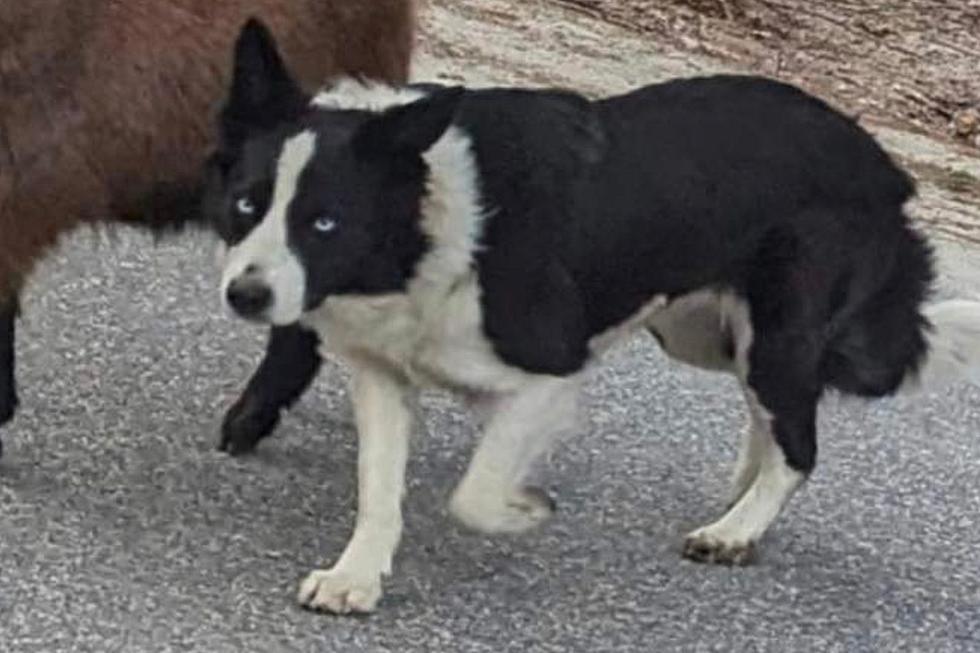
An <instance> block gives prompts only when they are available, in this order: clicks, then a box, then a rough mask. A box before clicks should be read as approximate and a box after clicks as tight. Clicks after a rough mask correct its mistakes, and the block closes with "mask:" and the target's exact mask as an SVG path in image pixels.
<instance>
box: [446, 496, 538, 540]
mask: <svg viewBox="0 0 980 653" xmlns="http://www.w3.org/2000/svg"><path fill="white" fill-rule="evenodd" d="M449 511H450V512H451V513H452V515H453V516H454V517H455V518H456V519H458V520H459V521H460V522H462V523H463V524H465V525H466V526H469V527H470V528H472V529H475V530H478V531H482V532H484V533H521V532H523V531H526V530H529V529H531V528H534V527H535V526H537V525H539V524H540V523H541V522H543V521H545V520H547V519H548V518H549V517H551V515H552V514H553V513H554V512H555V502H554V501H553V500H552V498H551V497H550V496H548V494H547V493H546V492H545V491H544V490H542V489H540V488H535V487H525V488H521V489H519V490H515V491H513V492H512V493H510V494H508V495H506V496H504V497H501V496H500V495H499V494H493V493H487V494H482V495H477V494H476V493H473V492H470V493H465V492H456V493H455V494H453V497H452V499H451V500H450V501H449Z"/></svg>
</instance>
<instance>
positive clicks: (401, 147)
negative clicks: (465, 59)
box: [355, 86, 465, 154]
mask: <svg viewBox="0 0 980 653" xmlns="http://www.w3.org/2000/svg"><path fill="white" fill-rule="evenodd" d="M464 93H465V90H464V89H463V88H462V87H461V86H453V87H450V88H444V89H440V90H438V91H435V92H433V93H432V94H430V95H427V96H425V97H423V98H421V99H419V100H416V101H415V102H411V103H409V104H404V105H401V106H398V107H394V108H391V109H388V110H387V111H385V112H384V113H382V114H380V115H379V116H377V117H376V118H372V119H371V120H369V121H368V122H367V123H365V124H364V125H363V126H362V127H361V128H360V130H359V131H358V133H357V136H356V139H355V145H356V147H357V148H358V150H359V151H360V152H362V153H367V154H370V153H375V154H391V153H408V154H413V153H414V154H421V153H423V152H425V151H426V150H428V149H429V148H430V147H432V146H433V145H434V144H435V142H436V141H437V140H439V138H440V137H441V136H442V135H443V134H444V133H445V132H446V130H447V129H449V126H450V125H451V124H452V121H453V117H454V116H455V115H456V110H457V108H458V107H459V103H460V100H462V99H463V94H464Z"/></svg>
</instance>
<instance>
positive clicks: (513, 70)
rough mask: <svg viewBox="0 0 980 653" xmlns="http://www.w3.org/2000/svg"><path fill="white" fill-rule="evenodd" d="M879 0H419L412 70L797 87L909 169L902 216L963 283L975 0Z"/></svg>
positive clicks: (975, 83)
mask: <svg viewBox="0 0 980 653" xmlns="http://www.w3.org/2000/svg"><path fill="white" fill-rule="evenodd" d="M891 4H892V5H896V6H898V5H900V7H899V8H891V9H886V3H884V2H881V3H878V4H874V0H865V1H864V2H859V1H858V0H851V1H850V2H848V3H845V2H820V3H809V4H808V3H806V2H804V1H803V0H427V1H426V2H425V6H424V8H423V10H422V14H421V15H422V20H421V28H422V29H421V43H420V48H419V57H418V59H417V64H416V68H415V76H416V77H417V78H420V79H433V78H435V79H441V80H443V81H449V82H465V83H467V84H470V85H477V86H481V85H493V84H523V85H531V86H534V85H547V86H564V87H568V88H573V89H576V90H579V91H581V92H584V93H586V94H589V95H593V96H599V95H606V94H610V93H616V92H622V91H626V90H628V89H631V88H635V87H637V86H640V85H643V84H649V83H653V82H657V81H663V80H666V79H669V78H672V77H679V76H691V75H703V74H712V73H718V72H752V73H761V74H765V75H770V76H774V77H779V78H782V79H786V80H788V81H791V82H794V83H797V84H799V85H801V86H803V87H804V88H807V89H808V90H810V91H811V92H813V93H816V94H817V95H819V96H820V97H822V98H824V99H826V100H827V101H829V102H831V103H832V104H834V105H836V106H838V107H840V108H842V109H843V110H844V111H846V112H849V113H850V114H852V115H855V116H856V117H858V119H859V120H860V122H861V124H862V125H864V126H865V127H866V128H868V129H869V130H870V131H871V132H872V133H873V134H874V135H875V136H876V137H877V138H878V140H879V141H880V142H881V143H882V144H883V145H884V146H885V148H886V149H888V150H889V152H890V153H891V154H892V155H893V156H894V157H895V158H896V159H897V160H898V161H899V162H900V163H901V164H902V165H903V166H905V167H906V168H907V169H908V170H909V171H910V172H911V173H912V174H913V176H914V177H915V178H916V179H917V181H918V187H919V196H918V199H917V200H916V201H915V202H914V203H913V205H912V207H911V210H912V214H913V216H914V217H915V219H916V220H917V221H918V222H919V224H920V225H922V226H923V228H924V229H925V230H926V231H927V232H929V233H930V234H931V235H932V236H934V237H937V238H939V239H942V240H943V241H945V242H947V243H951V244H952V247H951V248H950V247H947V248H946V250H945V251H947V252H948V256H946V258H950V257H960V256H961V254H962V256H963V257H965V258H964V260H966V259H969V260H970V261H972V262H969V263H964V264H963V265H962V266H960V267H962V268H963V269H964V270H966V271H965V272H963V273H962V274H956V275H954V276H957V277H961V278H963V279H970V280H971V281H970V282H969V283H967V282H963V283H962V284H956V285H961V286H964V287H973V286H975V285H976V279H977V275H978V271H980V248H977V245H978V244H980V148H978V147H977V146H976V144H975V143H972V142H970V140H969V139H968V138H965V137H955V136H954V135H953V134H952V133H951V131H950V124H951V122H952V120H953V117H954V116H955V115H961V114H962V113H963V112H964V111H968V110H969V109H970V108H971V107H975V106H977V105H978V104H980V75H972V76H971V73H974V72H976V71H977V70H978V64H980V56H972V55H970V56H968V53H969V52H971V49H976V48H975V47H974V46H971V45H970V42H971V40H972V42H973V43H974V44H976V41H977V36H976V35H977V34H980V29H976V26H977V21H978V20H980V0H963V1H960V2H956V0H949V2H945V1H942V0H904V1H903V2H893V3H891ZM692 7H693V8H692ZM793 7H796V9H793ZM726 12H727V13H726ZM910 53H911V54H910ZM916 98H918V99H916ZM971 103H972V104H971ZM957 112H960V113H959V114H957ZM968 268H972V269H968Z"/></svg>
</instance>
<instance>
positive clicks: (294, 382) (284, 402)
mask: <svg viewBox="0 0 980 653" xmlns="http://www.w3.org/2000/svg"><path fill="white" fill-rule="evenodd" d="M318 346H319V339H318V337H317V335H316V334H315V333H313V332H312V331H310V330H308V329H306V328H304V327H301V326H299V325H290V326H284V327H273V328H272V330H271V332H270V334H269V342H268V344H267V345H266V350H265V355H264V357H263V358H262V362H261V363H260V364H259V368H258V369H257V370H256V371H255V374H253V375H252V378H251V379H250V380H249V382H248V385H247V386H246V388H245V392H243V393H242V395H241V397H239V398H238V400H237V401H236V402H235V403H234V404H233V405H232V407H231V408H230V409H228V412H227V413H226V415H225V419H224V422H223V423H222V425H221V442H220V444H219V446H218V448H219V449H221V450H223V451H227V452H228V453H231V454H240V453H245V452H248V451H251V450H253V449H254V448H255V445H257V444H258V442H259V440H261V439H262V438H264V437H266V436H268V435H269V434H271V433H272V431H273V429H275V427H276V425H277V424H278V423H279V415H280V413H281V412H282V411H283V410H285V409H286V408H289V407H290V406H292V405H293V403H294V402H295V401H296V400H297V399H299V397H300V395H302V394H303V392H304V391H305V390H306V389H307V388H308V387H309V385H310V383H311V382H312V381H313V379H314V378H315V377H316V374H317V371H319V369H320V363H321V360H322V359H321V358H320V354H319V352H318V351H317V347H318Z"/></svg>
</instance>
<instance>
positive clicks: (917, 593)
mask: <svg viewBox="0 0 980 653" xmlns="http://www.w3.org/2000/svg"><path fill="white" fill-rule="evenodd" d="M91 241H92V239H91V238H90V237H86V236H80V237H78V238H76V239H73V240H72V241H71V242H70V243H69V245H68V246H66V247H65V248H64V249H63V250H62V252H61V253H60V254H59V255H58V256H56V257H54V258H53V259H52V260H51V261H50V263H49V264H48V265H46V266H45V268H44V269H43V270H42V272H41V274H40V275H39V276H38V277H37V279H36V283H35V284H34V286H33V287H32V289H31V292H30V294H29V297H28V300H27V302H26V307H25V311H26V321H25V322H24V324H23V328H22V348H21V352H22V354H21V379H22V382H23V386H24V389H23V392H22V400H23V410H22V412H21V413H20V416H19V418H18V419H17V421H16V423H15V424H14V425H13V426H12V428H8V429H7V430H6V432H5V433H4V437H5V440H6V444H7V449H6V457H5V458H4V460H3V461H2V462H0V650H2V651H5V652H6V651H10V652H17V653H21V652H28V651H37V652H42V651H43V652H44V653H54V652H56V651H97V652H99V653H108V652H111V651H127V652H128V651H202V652H203V651H207V652H221V651H385V650H390V651H522V652H524V653H528V652H531V651H590V652H591V651H675V650H676V651H714V650H717V651H790V650H808V651H849V652H850V651H897V650H907V651H930V652H934V651H977V650H980V559H978V555H977V553H978V551H980V535H978V533H980V530H978V527H977V526H978V518H980V517H978V516H980V477H978V468H980V467H978V462H980V428H978V427H980V393H978V392H977V391H976V390H972V389H960V390H957V391H955V392H951V393H949V394H948V395H946V396H943V397H932V398H925V399H923V400H921V401H918V402H910V401H904V400H903V401H898V400H895V401H889V402H884V403H879V404H876V405H874V406H872V407H867V406H865V405H862V404H858V403H847V402H842V401H837V400H833V399H831V400H829V401H827V402H826V403H825V405H824V410H823V412H822V415H821V424H820V425H821V431H822V440H821V458H822V459H821V464H820V466H819V468H818V471H817V473H816V475H815V477H814V478H813V480H812V481H811V483H810V485H809V486H808V487H807V488H806V489H805V490H804V491H803V492H802V493H801V494H799V495H798V496H797V497H796V499H795V500H794V501H793V503H792V505H791V508H790V510H789V511H788V512H787V513H786V514H785V515H784V517H783V519H781V520H780V521H779V522H778V523H777V526H776V527H775V528H774V529H773V530H772V532H771V533H770V536H769V537H768V539H767V540H766V541H765V543H764V546H763V547H762V549H761V552H760V553H761V555H760V559H759V562H758V564H757V566H755V567H752V568H748V569H736V570H731V569H722V568H712V567H703V566H697V565H694V564H691V563H688V562H685V561H682V560H681V559H680V556H679V542H680V538H681V535H682V534H683V533H684V532H685V531H686V530H688V529H690V528H691V527H694V526H696V525H699V524H700V523H701V522H704V521H705V520H708V519H710V518H712V517H714V516H716V515H717V514H718V512H719V510H720V508H721V505H722V497H723V494H724V489H725V480H726V475H727V465H728V463H729V461H730V459H731V458H732V456H733V455H734V444H735V442H736V434H737V432H738V430H739V429H740V428H741V425H742V420H743V418H742V415H741V406H740V402H739V399H738V397H737V394H736V393H735V392H734V388H733V386H732V383H731V382H729V381H728V380H726V379H723V378H720V377H715V376H711V375H708V374H705V373H700V372H694V371H691V370H687V369H683V368H681V367H680V366H678V365H675V364H672V363H669V362H667V361H666V360H665V359H664V358H663V357H662V356H661V355H660V354H659V353H658V352H657V350H656V348H655V347H654V346H653V345H652V344H651V343H650V342H647V341H643V340H640V341H637V342H636V343H635V344H634V345H632V346H629V347H627V348H625V349H624V350H622V351H620V352H618V353H616V354H615V355H614V356H613V357H612V359H611V361H610V364H609V365H608V366H607V367H606V368H605V369H604V370H603V371H602V372H601V373H599V374H598V375H597V376H596V378H595V380H594V381H593V383H592V384H591V385H590V391H589V395H590V398H591V403H592V408H591V411H590V415H591V418H590V422H589V423H588V424H586V425H584V429H583V430H584V433H583V434H582V435H581V436H580V437H579V438H578V439H576V440H575V441H573V442H570V443H568V444H567V445H566V446H565V447H563V448H562V449H561V450H560V451H558V452H556V454H555V455H554V456H553V458H552V460H551V461H550V465H549V466H548V467H547V469H545V470H543V471H542V473H541V476H542V480H543V482H545V483H546V484H547V485H548V486H550V487H551V488H552V489H553V491H554V492H555V494H556V496H557V498H558V500H559V504H560V512H559V514H558V516H557V517H556V519H555V520H554V521H553V522H552V523H551V524H549V525H548V526H547V527H545V528H544V529H543V530H541V531H539V532H536V533H533V534H530V535H526V536H523V537H520V538H509V539H508V538H504V539H492V538H485V537H481V536H476V535H472V534H468V533H465V532H463V531H462V530H461V529H460V528H458V527H457V526H456V525H454V524H453V523H452V522H451V521H450V520H449V519H448V518H447V516H446V515H445V511H444V499H445V497H446V496H447V494H448V492H449V490H450V488H451V487H452V483H453V481H454V480H455V479H456V478H457V477H458V475H459V473H460V471H461V469H462V466H463V465H464V463H465V459H466V455H467V453H468V451H469V449H470V447H471V445H472V442H473V437H474V433H473V431H472V428H471V426H470V425H469V424H468V423H467V421H466V419H465V416H464V415H463V413H462V412H460V411H458V410H457V409H456V408H455V407H454V405H453V404H452V403H451V401H449V400H448V399H447V398H445V397H441V396H435V397H432V398H430V399H428V400H427V401H426V403H425V416H424V418H425V420H424V421H425V428H424V430H423V431H422V432H420V433H419V437H418V438H417V441H416V446H415V456H414V459H413V462H412V464H411V467H410V472H409V475H410V478H411V489H410V493H409V497H408V499H407V502H406V515H407V517H406V521H407V533H406V536H405V539H404V544H403V547H402V549H401V552H400V554H399V556H398V558H397V567H396V575H395V576H394V578H393V579H392V580H391V581H390V582H389V583H388V585H387V595H386V598H385V599H384V600H383V602H382V604H381V606H380V609H379V612H378V613H377V614H375V615H373V616H371V617H369V618H361V619H352V618H336V617H329V616H323V615H316V614H311V613H308V612H304V611H302V610H300V609H299V608H297V606H296V604H295V603H294V600H293V595H294V590H295V588H296V584H297V582H298V580H299V579H300V578H301V577H302V576H303V575H304V574H305V573H306V572H307V571H308V570H309V569H310V568H311V567H313V566H316V565H323V564H325V563H327V562H330V561H331V560H332V558H333V556H335V555H336V554H337V553H339V551H340V549H341V547H342V545H343V543H344V541H345V538H346V537H347V534H348V532H349V529H350V527H351V521H352V517H353V508H354V496H353V494H354V488H355V485H354V468H353V465H354V458H355V449H354V438H353V432H352V425H351V416H350V409H349V406H348V403H347V398H346V391H345V389H344V383H343V381H344V373H343V371H342V370H341V369H340V368H339V367H337V366H335V365H327V366H326V368H325V370H324V373H323V374H322V377H321V379H320V381H319V383H318V384H317V386H316V387H315V388H314V390H313V391H312V392H311V393H310V394H309V395H308V396H307V397H306V399H305V400H304V401H303V402H302V403H301V404H300V405H299V406H298V407H297V408H296V409H295V410H294V411H293V412H292V413H291V414H290V415H289V417H288V418H287V419H286V420H285V422H284V423H283V425H282V427H281V430H280V432H279V435H278V437H276V438H275V439H273V440H270V441H268V442H267V443H266V444H264V445H263V446H262V448H261V452H260V453H259V454H258V455H257V456H255V457H251V458H247V459H242V460H233V459H230V458H228V457H226V456H224V455H219V454H217V453H215V452H214V451H213V445H214V442H215V436H216V422H217V419H218V417H219V415H220V414H221V411H222V410H223V408H224V407H225V406H226V404H227V402H228V401H230V400H231V399H232V398H233V396H234V394H235V391H236V389H237V388H238V386H239V385H240V384H241V383H242V382H243V381H244V379H245V378H246V375H247V373H248V372H249V371H250V369H251V367H252V365H253V364H254V363H255V361H256V360H257V356H258V353H259V349H260V345H261V339H262V337H261V334H260V332H258V331H256V330H255V329H252V328H250V327H247V326H245V325H243V324H239V323H237V322H234V321H232V320H231V319H229V318H226V317H224V316H223V315H222V314H221V312H220V310H219V309H218V306H217V301H216V292H215V274H214V273H213V270H212V268H211V258H210V255H209V253H210V245H209V244H207V243H206V242H204V241H202V242H196V243H195V242H192V241H190V240H186V239H185V240H183V241H180V242H176V243H172V244H167V245H164V246H162V247H159V248H153V247H152V246H151V245H150V243H149V240H148V239H145V238H142V237H135V236H132V235H131V234H128V233H124V234H122V237H121V238H120V239H119V241H118V242H117V243H116V244H114V245H109V246H107V245H102V246H100V247H98V248H96V249H94V248H93V247H92V245H91Z"/></svg>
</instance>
